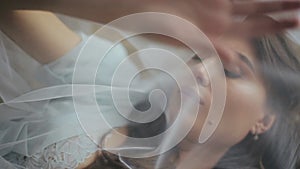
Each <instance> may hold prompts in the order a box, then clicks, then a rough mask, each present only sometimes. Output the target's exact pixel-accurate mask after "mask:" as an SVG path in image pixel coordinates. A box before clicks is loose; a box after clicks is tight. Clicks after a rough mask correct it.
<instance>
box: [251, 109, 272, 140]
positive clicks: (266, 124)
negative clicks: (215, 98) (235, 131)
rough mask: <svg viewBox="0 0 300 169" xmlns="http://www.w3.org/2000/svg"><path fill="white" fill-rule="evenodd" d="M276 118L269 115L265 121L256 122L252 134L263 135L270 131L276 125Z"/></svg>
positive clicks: (264, 118) (265, 117)
mask: <svg viewBox="0 0 300 169" xmlns="http://www.w3.org/2000/svg"><path fill="white" fill-rule="evenodd" d="M275 120H276V116H275V115H274V114H271V113H268V114H266V115H265V116H264V117H263V119H261V120H259V121H257V122H256V124H255V125H254V126H253V127H252V128H251V133H252V134H254V135H255V134H262V133H264V132H266V131H268V130H269V129H270V128H271V127H272V126H273V124H274V122H275Z"/></svg>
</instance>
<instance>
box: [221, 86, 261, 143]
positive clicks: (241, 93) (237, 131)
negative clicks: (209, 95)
mask: <svg viewBox="0 0 300 169" xmlns="http://www.w3.org/2000/svg"><path fill="white" fill-rule="evenodd" d="M264 103H265V90H264V89H263V88H262V86H261V85H257V84H255V83H238V84H237V85H235V84H230V83H228V89H227V99H226V106H225V110H224V114H223V117H222V120H221V123H220V124H219V126H218V128H217V131H216V136H217V137H218V138H219V139H220V138H223V139H222V141H224V144H227V145H229V146H231V145H234V144H236V143H238V142H239V141H241V140H242V139H243V138H245V136H246V135H247V134H248V133H249V131H250V129H251V128H252V126H254V124H255V123H256V122H257V121H258V120H259V119H262V118H263V115H264Z"/></svg>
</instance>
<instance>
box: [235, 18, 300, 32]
mask: <svg viewBox="0 0 300 169" xmlns="http://www.w3.org/2000/svg"><path fill="white" fill-rule="evenodd" d="M297 26H299V20H298V19H288V20H281V21H275V20H274V19H272V18H270V17H268V16H265V15H259V16H251V17H249V18H247V19H246V20H245V21H244V22H243V23H235V24H233V28H234V29H232V30H231V32H230V33H231V34H234V35H235V36H240V37H256V36H262V35H265V34H274V33H278V32H282V31H284V30H286V29H292V28H296V27H297ZM233 30H234V31H233Z"/></svg>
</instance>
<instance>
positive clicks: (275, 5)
mask: <svg viewBox="0 0 300 169" xmlns="http://www.w3.org/2000/svg"><path fill="white" fill-rule="evenodd" d="M299 8H300V1H298V0H297V1H268V2H253V1H251V2H249V1H243V2H241V1H239V2H236V1H235V2H233V7H232V12H233V14H235V15H251V14H262V13H272V12H281V11H287V10H295V9H299Z"/></svg>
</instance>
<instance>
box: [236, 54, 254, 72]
mask: <svg viewBox="0 0 300 169" xmlns="http://www.w3.org/2000/svg"><path fill="white" fill-rule="evenodd" d="M236 53H237V54H238V56H239V58H240V59H241V60H242V61H243V62H244V63H246V65H248V66H249V67H250V69H251V70H252V71H253V73H254V72H255V70H254V67H253V65H252V63H251V61H250V60H249V59H248V58H247V57H246V56H245V55H243V54H242V53H239V52H236Z"/></svg>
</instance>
